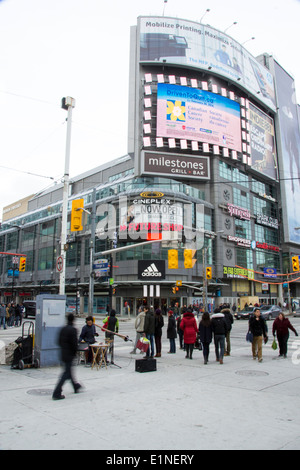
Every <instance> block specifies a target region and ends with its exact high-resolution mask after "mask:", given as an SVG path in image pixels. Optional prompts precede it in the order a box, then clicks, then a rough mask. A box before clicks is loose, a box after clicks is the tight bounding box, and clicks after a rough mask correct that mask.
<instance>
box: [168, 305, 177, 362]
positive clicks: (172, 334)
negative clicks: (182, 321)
mask: <svg viewBox="0 0 300 470" xmlns="http://www.w3.org/2000/svg"><path fill="white" fill-rule="evenodd" d="M168 317H169V320H168V328H167V338H168V339H169V340H170V351H168V353H169V354H175V353H176V343H175V338H177V333H176V320H175V317H174V312H173V310H169V311H168Z"/></svg>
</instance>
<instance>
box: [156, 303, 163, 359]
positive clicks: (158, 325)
mask: <svg viewBox="0 0 300 470" xmlns="http://www.w3.org/2000/svg"><path fill="white" fill-rule="evenodd" d="M154 319H155V332H154V337H155V348H156V354H155V356H154V357H161V336H162V327H163V326H164V318H163V316H162V314H161V310H160V308H158V309H156V310H155V317H154Z"/></svg>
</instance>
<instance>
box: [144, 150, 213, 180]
mask: <svg viewBox="0 0 300 470" xmlns="http://www.w3.org/2000/svg"><path fill="white" fill-rule="evenodd" d="M141 173H142V174H144V175H147V174H148V175H161V176H170V177H176V176H180V178H188V179H198V180H199V179H200V180H201V179H202V180H207V179H209V178H210V168H209V160H208V158H207V157H198V156H197V157H194V156H190V155H179V154H167V153H159V152H142V171H141Z"/></svg>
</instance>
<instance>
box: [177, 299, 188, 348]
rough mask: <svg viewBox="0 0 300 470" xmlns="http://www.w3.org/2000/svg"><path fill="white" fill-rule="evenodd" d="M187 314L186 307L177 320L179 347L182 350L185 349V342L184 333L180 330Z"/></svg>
mask: <svg viewBox="0 0 300 470" xmlns="http://www.w3.org/2000/svg"><path fill="white" fill-rule="evenodd" d="M185 312H186V307H182V309H181V314H180V316H178V317H177V318H176V325H177V333H178V338H179V347H180V349H185V346H184V342H183V331H182V329H181V328H180V323H181V321H182V319H183V315H184V313H185Z"/></svg>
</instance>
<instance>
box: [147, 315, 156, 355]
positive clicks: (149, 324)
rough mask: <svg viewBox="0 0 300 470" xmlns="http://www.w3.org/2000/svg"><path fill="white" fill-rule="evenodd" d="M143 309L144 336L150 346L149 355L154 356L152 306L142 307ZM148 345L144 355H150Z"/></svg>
mask: <svg viewBox="0 0 300 470" xmlns="http://www.w3.org/2000/svg"><path fill="white" fill-rule="evenodd" d="M144 310H145V311H146V316H145V326H144V328H145V334H146V338H147V339H149V341H150V347H151V357H153V356H154V334H155V318H154V313H153V310H152V308H151V309H148V308H147V307H144ZM150 347H149V348H148V350H147V353H146V357H149V356H150Z"/></svg>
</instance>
